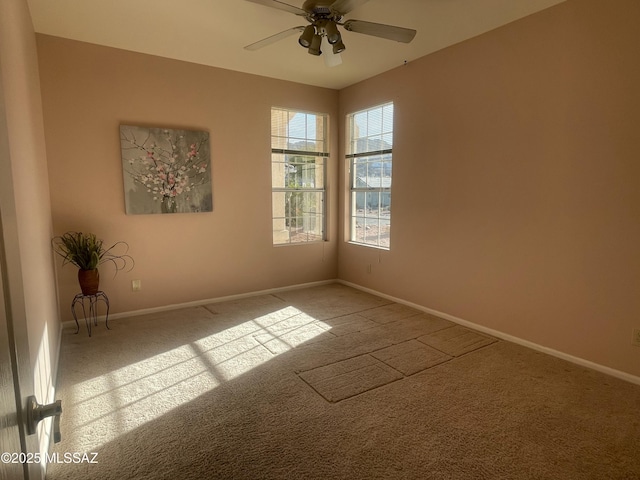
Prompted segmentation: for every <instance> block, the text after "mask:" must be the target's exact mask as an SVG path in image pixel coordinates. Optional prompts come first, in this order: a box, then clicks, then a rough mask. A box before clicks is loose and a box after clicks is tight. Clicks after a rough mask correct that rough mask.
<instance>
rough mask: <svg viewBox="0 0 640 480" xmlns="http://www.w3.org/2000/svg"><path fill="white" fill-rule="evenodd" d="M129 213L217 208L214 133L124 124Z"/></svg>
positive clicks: (194, 210)
mask: <svg viewBox="0 0 640 480" xmlns="http://www.w3.org/2000/svg"><path fill="white" fill-rule="evenodd" d="M120 147H121V149H122V170H123V177H124V194H125V206H126V211H127V214H149V213H193V212H211V211H212V210H213V196H212V192H211V159H210V151H209V134H208V133H207V132H203V131H196V130H174V129H168V128H147V127H136V126H131V125H120Z"/></svg>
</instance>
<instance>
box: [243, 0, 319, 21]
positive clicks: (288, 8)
mask: <svg viewBox="0 0 640 480" xmlns="http://www.w3.org/2000/svg"><path fill="white" fill-rule="evenodd" d="M247 2H251V3H257V4H259V5H264V6H265V7H271V8H277V9H278V10H284V11H285V12H289V13H293V14H294V15H300V16H302V17H306V16H307V12H305V11H304V10H302V9H301V8H298V7H294V6H293V5H289V4H288V3H284V2H280V1H278V0H247Z"/></svg>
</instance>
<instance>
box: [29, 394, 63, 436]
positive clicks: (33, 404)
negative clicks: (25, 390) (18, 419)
mask: <svg viewBox="0 0 640 480" xmlns="http://www.w3.org/2000/svg"><path fill="white" fill-rule="evenodd" d="M61 413H62V400H56V401H55V402H53V403H49V404H46V405H40V404H39V403H38V401H37V400H36V397H35V396H33V395H31V396H30V397H28V398H27V433H28V434H29V435H33V434H34V433H36V428H37V426H38V423H39V422H40V420H43V419H45V418H47V417H53V443H58V442H59V441H60V440H61V439H62V435H61V434H60V414H61Z"/></svg>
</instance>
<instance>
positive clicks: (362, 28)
mask: <svg viewBox="0 0 640 480" xmlns="http://www.w3.org/2000/svg"><path fill="white" fill-rule="evenodd" d="M343 27H344V29H345V30H348V31H349V32H356V33H364V34H365V35H372V36H374V37H380V38H386V39H387V40H395V41H396V42H402V43H409V42H410V41H411V40H413V37H415V36H416V33H417V32H416V31H415V30H412V29H410V28H402V27H394V26H393V25H385V24H383V23H373V22H365V21H362V20H347V21H346V22H344V25H343Z"/></svg>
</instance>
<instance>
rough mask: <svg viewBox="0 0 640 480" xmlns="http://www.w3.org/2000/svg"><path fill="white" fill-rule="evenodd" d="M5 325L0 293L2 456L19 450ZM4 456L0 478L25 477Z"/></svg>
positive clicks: (3, 305)
mask: <svg viewBox="0 0 640 480" xmlns="http://www.w3.org/2000/svg"><path fill="white" fill-rule="evenodd" d="M0 282H1V280H0ZM0 290H2V289H1V285H0ZM7 327H8V326H7V316H6V311H5V302H4V295H0V355H1V357H0V455H3V456H4V457H6V456H7V454H11V453H12V452H21V447H20V432H19V429H18V422H17V419H18V412H17V408H16V390H15V388H14V386H13V368H12V364H13V362H12V361H11V355H10V353H9V352H10V350H9V349H10V346H9V333H8V329H7ZM4 457H3V458H2V459H1V461H0V478H7V479H9V478H12V479H13V478H15V479H23V478H25V476H24V472H23V470H22V465H21V464H19V463H7V459H6V458H4Z"/></svg>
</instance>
